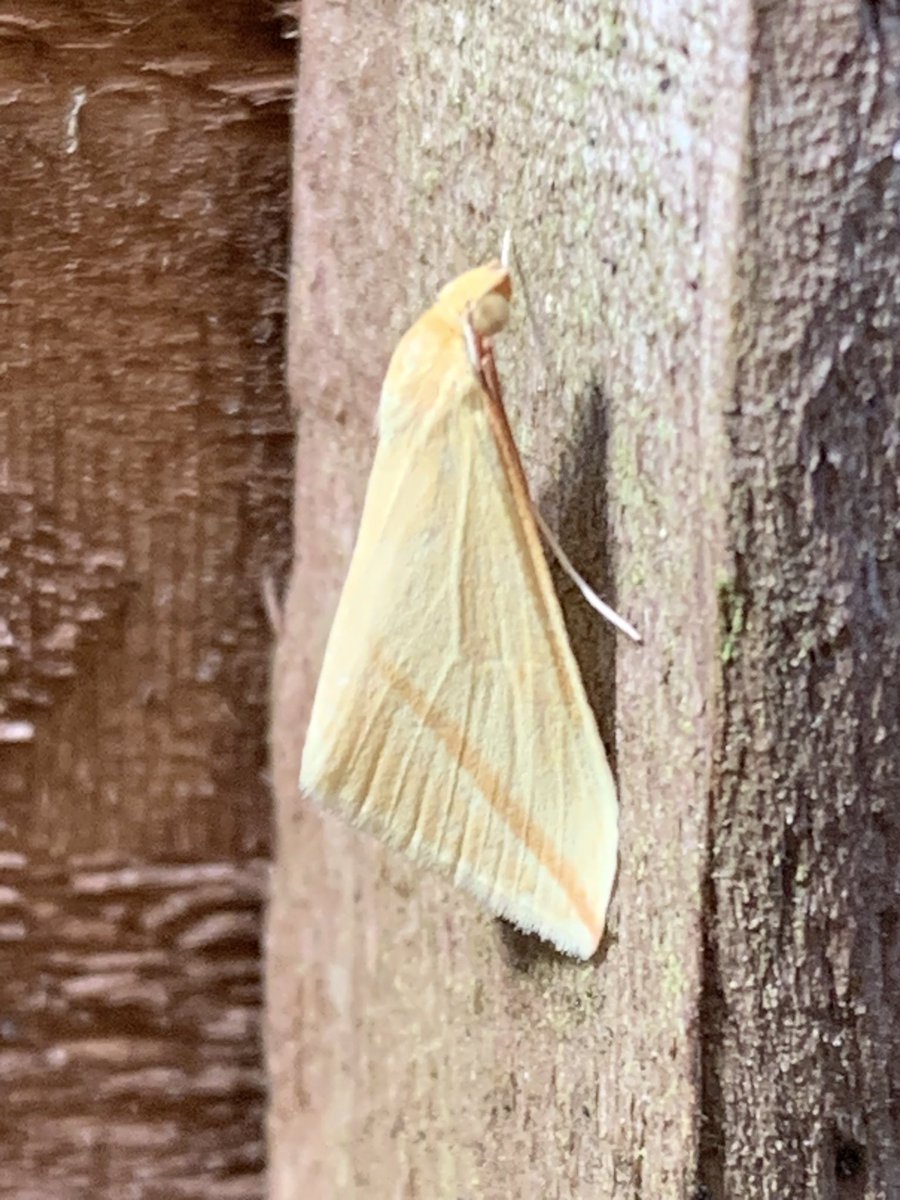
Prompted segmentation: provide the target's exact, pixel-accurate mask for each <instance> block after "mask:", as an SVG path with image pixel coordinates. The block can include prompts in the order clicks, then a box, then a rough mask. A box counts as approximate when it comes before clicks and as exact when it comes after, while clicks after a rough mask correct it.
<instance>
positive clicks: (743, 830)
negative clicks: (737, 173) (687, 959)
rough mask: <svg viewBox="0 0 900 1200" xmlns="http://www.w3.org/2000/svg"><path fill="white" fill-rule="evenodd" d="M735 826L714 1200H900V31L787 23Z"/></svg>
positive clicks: (746, 238)
mask: <svg viewBox="0 0 900 1200" xmlns="http://www.w3.org/2000/svg"><path fill="white" fill-rule="evenodd" d="M755 59H756V71H755V85H754V92H753V99H752V104H751V108H750V129H749V145H748V152H747V177H746V193H745V197H744V211H745V216H746V221H745V229H744V234H743V237H742V243H741V260H740V285H739V297H740V305H739V318H738V322H737V342H738V345H739V347H740V356H739V359H738V364H737V373H736V389H735V395H734V403H733V409H732V411H731V413H730V416H729V432H730V434H731V440H732V446H733V454H734V464H733V473H734V488H733V491H732V493H731V502H730V508H729V527H730V537H731V541H732V543H733V547H734V550H735V570H734V574H733V578H732V580H730V581H729V583H728V585H727V586H726V587H725V588H724V589H723V601H724V604H723V607H724V609H725V612H726V618H727V623H728V624H729V625H730V627H731V635H730V637H729V639H728V641H727V644H726V646H725V648H724V649H725V650H726V656H727V658H728V659H729V662H728V664H727V669H726V672H725V689H724V696H723V702H722V718H723V731H722V732H723V739H724V742H723V757H722V766H723V774H722V780H721V786H720V788H719V789H718V790H717V794H716V797H715V799H714V802H713V821H712V829H713V843H712V848H713V854H712V862H711V868H712V870H711V877H710V887H709V900H710V902H711V911H710V923H709V930H708V939H707V942H708V945H707V960H708V961H707V974H706V981H705V982H706V996H705V1004H704V1006H703V1013H704V1026H705V1028H704V1039H705V1043H706V1046H707V1054H706V1067H707V1071H706V1105H705V1113H704V1115H705V1116H706V1118H707V1125H706V1128H705V1134H706V1136H705V1139H704V1148H705V1152H706V1153H705V1162H704V1178H705V1180H706V1182H707V1186H708V1187H709V1188H710V1191H711V1193H712V1195H714V1196H716V1197H718V1196H741V1197H743V1196H753V1197H756V1196H759V1197H766V1198H770V1197H771V1198H772V1200H776V1198H777V1200H781V1197H785V1196H792V1197H793V1196H809V1197H816V1198H817V1200H856V1198H860V1197H865V1198H866V1200H895V1198H896V1197H898V1196H900V1128H898V1117H900V1114H898V1109H897V1105H898V1099H900V1095H898V1064H900V1039H898V1034H900V943H898V934H897V930H898V890H897V889H898V876H897V862H898V851H900V830H898V824H897V798H898V795H900V759H898V755H900V740H898V719H900V706H898V688H897V679H898V674H900V640H898V638H900V623H898V612H900V607H898V606H900V563H898V558H897V533H898V527H900V523H898V504H897V470H898V461H897V452H898V415H900V414H898V397H900V357H898V349H897V348H898V345H900V284H898V280H900V225H898V213H900V142H898V140H897V139H898V136H900V92H898V85H900V14H898V11H897V9H896V6H894V5H890V4H877V3H874V2H873V3H870V4H865V5H863V6H862V8H861V9H860V8H859V7H858V6H857V5H856V4H851V3H833V4H831V5H829V6H827V7H826V8H824V9H823V6H822V5H821V4H819V3H815V2H814V0H809V2H807V3H804V4H801V5H781V4H777V3H772V4H763V5H761V6H760V10H759V14H758V31H757V35H756V42H755Z"/></svg>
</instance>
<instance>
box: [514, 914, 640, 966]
mask: <svg viewBox="0 0 900 1200" xmlns="http://www.w3.org/2000/svg"><path fill="white" fill-rule="evenodd" d="M495 924H496V926H497V933H498V936H499V938H500V944H501V946H502V947H503V953H504V956H505V958H506V961H507V963H508V964H509V966H510V967H511V968H512V969H513V970H514V971H519V972H521V973H522V974H524V975H527V974H528V973H529V972H530V971H532V970H534V969H536V968H537V967H538V966H539V965H540V964H541V963H562V964H563V965H565V966H571V965H572V962H573V960H572V957H571V955H568V954H564V953H563V951H562V950H557V949H556V947H555V946H553V945H551V943H550V942H545V941H544V939H543V938H542V937H538V935H537V934H536V933H526V932H525V930H523V929H517V928H516V926H515V925H511V924H510V923H509V922H508V921H504V920H502V919H498V920H497V921H496V922H495ZM617 941H618V938H617V936H616V934H615V933H614V932H613V931H612V930H611V929H610V928H609V926H607V927H606V929H605V930H604V931H603V936H602V937H601V939H600V945H599V946H598V947H597V949H596V950H595V951H594V953H593V954H592V955H591V957H590V959H589V960H588V961H589V962H592V963H595V964H597V965H598V966H599V965H602V964H603V962H604V960H605V959H606V956H607V954H609V951H610V949H611V948H612V947H613V946H614V945H615V944H616V942H617Z"/></svg>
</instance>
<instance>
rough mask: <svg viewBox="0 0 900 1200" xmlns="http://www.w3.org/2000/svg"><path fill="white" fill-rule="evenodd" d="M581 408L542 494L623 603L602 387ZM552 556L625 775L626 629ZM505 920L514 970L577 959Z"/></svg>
mask: <svg viewBox="0 0 900 1200" xmlns="http://www.w3.org/2000/svg"><path fill="white" fill-rule="evenodd" d="M578 412H579V414H580V419H579V421H578V423H577V424H576V426H575V428H574V429H573V431H572V434H571V438H570V440H569V442H568V445H567V447H566V450H565V452H564V453H563V454H562V456H561V458H560V462H559V468H558V470H557V471H556V479H555V483H554V485H553V487H552V488H549V489H547V488H545V489H544V491H543V492H542V493H541V494H540V495H538V496H536V497H535V500H536V502H537V505H538V508H539V509H540V510H541V512H542V513H543V514H545V516H546V518H547V520H548V522H549V524H550V526H551V528H552V529H553V531H554V533H555V534H556V536H557V539H558V541H559V544H560V545H561V546H562V548H563V550H564V551H565V553H566V555H567V556H568V557H569V558H570V559H571V561H572V564H573V565H574V567H575V569H576V570H577V571H578V572H579V574H580V575H583V576H584V578H585V579H586V580H587V582H588V583H589V584H590V585H591V586H592V587H593V588H594V590H595V591H596V592H598V593H599V595H600V596H601V597H602V598H603V599H604V600H605V601H606V602H607V603H608V604H610V605H612V607H613V608H615V607H616V595H615V584H614V576H613V569H612V566H613V564H612V550H611V545H610V527H609V519H608V515H607V503H608V490H607V486H606V481H607V477H608V471H609V417H608V406H607V404H606V401H605V398H604V396H603V392H602V389H601V388H600V387H599V386H598V385H596V384H595V385H594V386H592V387H590V388H589V389H588V391H587V393H586V394H585V395H583V396H582V397H581V403H580V404H579V405H578ZM547 562H548V565H549V567H550V572H551V575H552V577H553V584H554V587H555V588H556V593H557V595H558V596H559V600H560V604H561V606H562V610H563V616H564V618H565V622H566V629H567V630H568V634H569V641H570V643H571V646H572V652H573V653H574V655H575V659H576V661H577V663H578V669H579V671H580V672H581V678H582V680H583V682H584V688H585V692H586V693H587V698H588V702H589V703H590V706H591V708H592V710H593V712H594V716H595V717H596V720H597V728H598V729H599V731H600V737H601V738H602V739H603V745H604V747H605V749H606V755H607V758H608V759H609V765H610V768H611V770H612V773H613V776H615V777H617V775H618V772H617V762H616V637H617V636H621V635H619V634H617V633H616V631H615V630H614V629H613V627H612V626H611V625H610V624H609V622H608V621H605V620H604V619H603V617H601V616H600V614H599V613H597V612H595V611H594V609H593V608H591V606H590V605H589V604H588V603H587V601H586V600H585V598H584V597H583V596H582V594H581V592H580V591H579V590H578V588H577V587H576V585H575V584H574V583H573V582H572V580H571V579H570V578H569V576H568V575H567V574H566V573H565V571H564V570H563V569H562V567H561V566H560V565H559V563H558V562H557V561H556V558H555V557H554V555H553V553H552V551H550V550H549V549H547ZM497 925H498V926H499V935H500V940H501V944H502V945H503V948H504V952H505V955H506V958H507V961H508V962H509V964H510V965H511V966H512V968H513V969H514V970H517V971H523V972H527V971H529V970H531V969H533V968H535V967H536V966H537V965H538V964H540V963H546V962H552V961H559V962H565V963H571V962H572V960H571V958H569V956H568V955H566V954H563V953H562V952H561V951H559V950H557V949H555V948H554V947H553V946H551V945H550V944H549V943H548V942H545V941H543V940H542V939H541V938H539V937H538V936H537V935H536V934H531V933H524V932H522V931H521V930H519V929H516V928H515V927H514V926H512V925H509V924H507V922H505V921H498V922H497ZM616 940H617V939H616V935H615V934H614V933H613V931H612V930H611V929H610V927H609V926H607V928H606V930H605V931H604V934H603V937H602V938H601V941H600V945H599V946H598V948H597V950H596V952H595V953H594V955H593V956H592V959H591V961H592V962H597V963H602V962H603V960H604V959H605V958H606V956H607V954H608V953H609V950H610V948H611V947H612V946H613V945H614V944H615V942H616Z"/></svg>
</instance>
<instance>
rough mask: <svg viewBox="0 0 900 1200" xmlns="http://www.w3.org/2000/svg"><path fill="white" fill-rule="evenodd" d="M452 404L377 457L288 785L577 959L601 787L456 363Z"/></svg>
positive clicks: (585, 951) (580, 694)
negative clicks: (295, 771)
mask: <svg viewBox="0 0 900 1200" xmlns="http://www.w3.org/2000/svg"><path fill="white" fill-rule="evenodd" d="M445 383H446V381H445ZM449 390H450V392H451V393H453V394H451V395H449V396H447V395H446V394H445V396H444V400H445V401H446V402H445V403H441V404H440V405H438V406H436V409H437V411H436V412H434V413H430V414H428V415H423V416H422V417H421V418H417V419H415V420H411V421H408V422H406V423H405V424H403V425H402V427H400V428H398V429H397V430H395V431H393V432H392V433H390V435H389V436H385V437H383V438H382V440H381V441H380V443H379V446H378V450H377V453H376V457H375V462H374V465H373V468H372V474H371V477H370V481H369V488H368V492H367V496H366V502H365V507H364V512H363V517H362V521H361V524H360V529H359V534H358V538H357V545H356V549H355V551H354V555H353V559H352V562H351V565H350V569H349V572H348V576H347V580H346V583H345V585H344V589H343V592H342V594H341V599H340V602H339V605H338V609H337V613H336V616H335V620H334V624H333V627H332V631H331V634H330V637H329V642H328V646H327V649H326V653H325V659H324V664H323V668H322V673H321V677H320V681H319V685H318V689H317V692H316V697H315V701H314V705H313V710H312V714H311V718H310V726H309V731H308V735H307V740H306V745H305V748H304V754H303V762H302V766H301V776H300V784H301V787H302V788H303V789H304V791H306V792H308V793H309V794H311V795H312V796H313V798H314V799H316V800H317V801H318V802H319V803H321V804H322V805H323V806H325V807H327V808H329V809H333V810H336V811H338V812H340V813H341V814H343V815H344V816H345V817H346V818H347V819H349V820H350V821H351V822H352V823H353V824H355V825H357V826H359V827H361V828H363V829H366V830H369V831H371V832H372V833H374V834H376V835H377V836H378V837H379V838H381V839H382V840H384V841H386V842H388V843H389V844H390V845H392V846H395V847H398V848H399V849H401V850H402V851H404V852H405V853H406V854H407V855H409V856H410V857H411V858H413V859H415V860H417V861H419V862H421V863H425V864H427V865H430V866H435V867H438V868H440V869H441V870H442V871H443V873H445V874H447V875H449V876H450V877H452V879H453V880H454V881H455V882H456V883H457V884H459V885H460V886H462V887H464V888H466V889H467V890H468V891H470V892H472V893H473V894H474V895H476V896H477V897H478V898H479V899H481V900H482V901H483V902H484V903H485V904H486V905H487V907H488V908H489V909H490V910H491V911H493V912H494V913H497V914H498V915H500V916H502V917H506V918H507V919H509V920H511V921H512V922H514V923H515V924H516V925H519V926H520V927H521V928H523V929H525V930H533V931H535V932H537V933H538V934H540V935H541V936H542V937H544V938H546V939H547V940H549V941H551V942H553V943H554V944H555V945H556V946H557V947H558V948H559V949H561V950H563V951H565V952H567V953H570V954H575V955H578V956H579V957H583V958H587V957H589V956H590V955H591V954H592V953H593V952H594V950H595V949H596V946H597V943H598V941H599V939H600V936H601V934H602V931H603V926H604V921H605V916H606V909H607V905H608V902H609V897H610V893H611V891H612V886H613V880H614V876H615V867H616V851H617V806H616V794H615V785H614V783H613V779H612V775H611V773H610V770H609V766H608V764H607V761H606V755H605V753H604V750H603V746H602V743H601V741H600V737H599V734H598V732H597V728H596V724H595V722H594V717H593V714H592V712H591V710H590V708H589V705H588V702H587V698H586V696H585V693H584V688H583V685H582V682H581V678H580V676H579V673H578V668H577V665H576V663H575V660H574V657H573V655H572V651H571V648H570V646H569V642H568V637H567V635H566V631H565V626H564V623H563V618H562V613H561V610H560V607H559V602H558V600H557V597H556V594H555V592H554V589H553V585H552V581H551V578H550V574H549V571H548V568H547V564H546V560H545V558H544V555H543V551H542V549H541V545H540V541H539V538H538V535H537V530H536V528H535V524H534V520H533V517H532V515H531V510H530V507H529V504H528V500H527V495H523V494H522V487H521V486H520V484H519V483H518V481H517V479H516V476H515V472H514V471H512V470H511V469H510V465H509V463H510V459H509V452H510V450H511V453H512V455H513V456H514V458H515V463H516V464H517V463H518V458H517V456H516V452H515V447H514V446H512V445H511V443H510V445H509V446H505V445H503V444H501V437H500V436H498V434H497V432H496V422H492V421H491V414H490V406H489V404H488V397H487V396H486V394H485V393H484V392H483V391H482V390H481V388H480V386H479V385H478V384H477V382H476V381H475V379H474V376H473V374H472V372H471V369H470V368H469V367H468V364H463V365H462V366H461V367H459V368H458V369H457V370H456V378H455V379H451V380H450V382H449Z"/></svg>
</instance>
